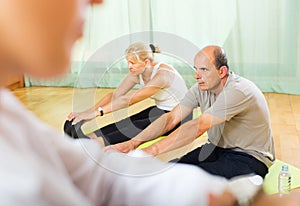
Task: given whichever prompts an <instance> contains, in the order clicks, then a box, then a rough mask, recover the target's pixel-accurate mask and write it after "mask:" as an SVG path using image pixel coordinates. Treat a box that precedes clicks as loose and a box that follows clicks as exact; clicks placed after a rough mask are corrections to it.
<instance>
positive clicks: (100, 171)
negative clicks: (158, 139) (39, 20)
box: [0, 89, 227, 206]
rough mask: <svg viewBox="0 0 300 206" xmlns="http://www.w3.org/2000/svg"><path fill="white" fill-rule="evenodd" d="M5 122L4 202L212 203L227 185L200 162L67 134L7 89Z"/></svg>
mask: <svg viewBox="0 0 300 206" xmlns="http://www.w3.org/2000/svg"><path fill="white" fill-rule="evenodd" d="M0 125H1V126H0V153H1V155H0V165H1V170H0V182H1V184H0V204H1V205H31V206H32V205H39V206H40V205H80V206H83V205H114V206H116V205H130V206H133V205H139V206H141V205H180V206H183V205H207V197H208V193H209V192H212V193H215V194H218V193H220V192H221V191H223V190H224V188H225V187H226V186H227V181H226V180H225V179H222V178H219V177H214V176H211V175H209V174H207V173H206V172H204V171H202V170H200V169H198V168H197V167H193V166H187V165H175V164H171V163H162V162H160V161H158V160H156V159H154V158H152V157H143V158H142V157H140V158H137V157H130V156H128V155H124V154H120V153H117V152H110V153H106V154H104V153H103V151H102V149H101V148H100V146H98V143H96V142H93V141H89V140H78V141H77V142H74V141H72V140H71V139H69V138H64V137H63V136H62V135H61V134H60V133H59V132H57V131H55V130H54V129H52V128H50V127H49V126H47V125H45V124H43V123H41V122H40V121H39V120H38V119H37V118H36V117H34V115H33V114H32V113H30V112H28V111H27V110H26V109H25V108H24V107H23V106H22V105H21V104H20V103H19V102H18V101H17V99H16V98H15V97H14V96H13V95H12V94H11V93H9V92H8V91H7V90H4V89H2V90H0Z"/></svg>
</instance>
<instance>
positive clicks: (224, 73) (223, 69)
mask: <svg viewBox="0 0 300 206" xmlns="http://www.w3.org/2000/svg"><path fill="white" fill-rule="evenodd" d="M227 74H228V68H227V67H226V66H221V67H220V69H219V76H220V78H221V79H222V78H224V77H225V76H227Z"/></svg>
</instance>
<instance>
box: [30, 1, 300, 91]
mask: <svg viewBox="0 0 300 206" xmlns="http://www.w3.org/2000/svg"><path fill="white" fill-rule="evenodd" d="M299 12H300V3H299V1H298V0H210V1H207V0H185V1H182V0H122V1H120V0H106V1H104V4H103V5H101V6H95V7H92V8H90V9H89V11H88V21H87V24H86V28H85V37H84V38H83V39H81V40H80V41H79V42H78V43H77V44H76V45H75V48H74V53H73V61H72V66H71V70H70V73H69V74H67V75H66V76H64V77H62V78H60V79H55V80H51V81H41V80H37V79H32V78H29V77H27V78H26V80H27V81H26V85H27V86H30V85H45V86H73V87H116V86H118V84H119V83H120V81H121V80H122V78H123V77H124V75H125V74H126V73H127V72H128V69H127V65H126V61H125V60H124V51H125V49H126V47H127V46H128V45H129V44H130V43H133V42H134V41H139V40H140V41H146V42H147V41H149V43H150V42H154V43H157V44H158V45H159V46H161V50H162V52H163V53H162V55H161V56H160V57H159V59H160V60H162V61H166V62H168V63H171V64H173V65H174V66H175V67H176V68H177V69H178V70H179V71H180V72H181V73H182V74H183V75H184V78H185V79H186V80H187V82H188V84H193V81H194V80H193V70H192V66H193V56H194V55H195V53H196V52H197V50H199V49H200V48H202V47H203V46H205V45H209V44H216V45H220V46H222V47H224V49H225V50H226V52H227V55H228V59H229V65H230V69H231V70H232V71H234V72H235V73H237V74H239V75H241V76H244V77H246V78H248V79H250V80H252V81H253V82H254V83H256V85H257V86H258V87H259V88H260V89H261V90H262V91H264V92H278V93H289V94H300V81H299V77H300V61H299V60H298V59H299V57H300V52H299V48H300V41H299V40H300V35H299V34H300V14H299ZM188 56H189V57H188Z"/></svg>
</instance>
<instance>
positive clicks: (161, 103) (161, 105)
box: [64, 42, 191, 145]
mask: <svg viewBox="0 0 300 206" xmlns="http://www.w3.org/2000/svg"><path fill="white" fill-rule="evenodd" d="M159 52H160V51H159V48H158V47H157V46H154V45H153V44H150V45H149V44H145V43H142V42H137V43H134V44H132V45H130V46H129V47H128V48H127V50H126V52H125V54H126V60H127V62H128V69H129V73H128V75H127V76H126V77H125V79H124V80H123V82H122V83H121V84H120V86H119V87H118V88H116V89H115V90H114V91H113V92H111V93H109V94H107V95H106V96H105V97H104V98H102V99H101V100H100V101H99V102H98V103H97V104H96V105H95V106H93V107H92V108H89V109H87V110H86V111H83V112H71V113H70V114H69V115H68V118H67V119H68V120H67V121H66V123H65V126H64V130H65V132H66V133H67V134H69V135H70V136H73V137H74V138H77V137H78V136H79V137H85V135H82V132H81V131H80V129H79V127H80V125H81V124H82V123H83V122H84V121H88V120H91V119H93V118H95V117H98V116H103V115H104V114H108V113H110V112H113V111H117V110H119V109H122V108H126V107H128V106H130V105H133V104H135V103H137V102H140V101H142V100H144V99H146V98H149V97H150V98H152V99H154V101H155V104H156V105H155V106H151V107H148V108H146V109H144V110H143V111H141V112H139V113H137V114H135V115H133V116H129V117H128V118H125V119H123V120H121V121H119V122H116V123H113V124H110V125H107V126H105V127H102V128H100V129H98V130H96V131H94V132H93V133H90V134H87V136H88V137H89V138H92V139H97V140H98V141H99V142H100V143H101V144H102V145H109V144H116V143H120V142H124V141H127V140H130V139H131V138H132V137H134V136H136V135H137V134H139V133H140V132H141V131H142V130H143V129H145V128H146V127H147V126H148V125H149V124H150V123H151V122H153V121H154V120H156V119H157V118H158V117H160V116H161V115H163V114H164V113H166V112H169V111H171V110H172V108H173V107H175V106H176V105H177V104H178V103H179V101H180V100H181V99H182V98H183V97H184V95H185V94H186V92H187V90H188V89H187V86H186V84H185V81H184V79H183V78H182V77H181V75H180V74H179V73H178V72H177V71H176V70H175V69H174V68H173V67H172V66H171V65H168V64H165V63H160V62H156V61H155V60H154V53H159ZM137 84H140V85H142V87H141V88H140V89H138V90H136V91H134V92H133V93H128V92H129V91H130V90H131V89H132V88H133V87H134V86H135V85H137ZM187 119H191V115H189V116H187ZM77 123H79V124H77ZM76 124H77V125H76ZM72 125H76V126H77V127H76V126H75V127H76V128H78V131H77V129H75V127H74V126H72ZM76 131H77V132H76Z"/></svg>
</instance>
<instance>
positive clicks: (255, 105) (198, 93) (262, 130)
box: [180, 73, 275, 167]
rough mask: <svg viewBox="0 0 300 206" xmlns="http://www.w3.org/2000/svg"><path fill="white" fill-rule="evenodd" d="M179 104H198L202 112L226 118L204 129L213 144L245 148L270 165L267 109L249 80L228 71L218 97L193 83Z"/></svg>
mask: <svg viewBox="0 0 300 206" xmlns="http://www.w3.org/2000/svg"><path fill="white" fill-rule="evenodd" d="M180 104H182V105H184V106H187V107H190V108H196V107H200V108H201V112H202V113H208V114H211V115H213V116H216V117H219V118H221V119H225V122H224V123H222V124H219V125H216V126H213V127H212V128H210V129H209V130H208V131H207V133H208V139H209V141H210V142H211V143H213V144H214V145H217V146H219V147H222V148H230V149H233V150H236V151H242V152H245V153H247V154H250V155H252V156H254V157H255V158H257V159H258V160H260V161H262V162H263V163H265V164H266V165H267V166H268V167H269V166H271V165H272V163H273V161H274V160H275V150H274V142H273V135H272V131H271V124H270V114H269V109H268V106H267V102H266V100H265V97H264V95H263V94H262V92H261V91H260V90H259V89H258V88H257V86H256V85H255V84H254V83H252V82H251V81H249V80H247V79H245V78H243V77H240V76H238V75H235V74H233V73H230V74H229V77H228V79H227V82H226V84H225V85H224V88H223V90H222V91H221V93H220V94H219V95H218V97H217V98H216V97H215V94H214V93H212V92H210V91H202V90H200V88H199V86H198V84H195V85H194V86H192V87H191V89H190V90H189V91H188V93H187V94H186V96H185V98H183V100H182V101H181V103H180Z"/></svg>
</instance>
